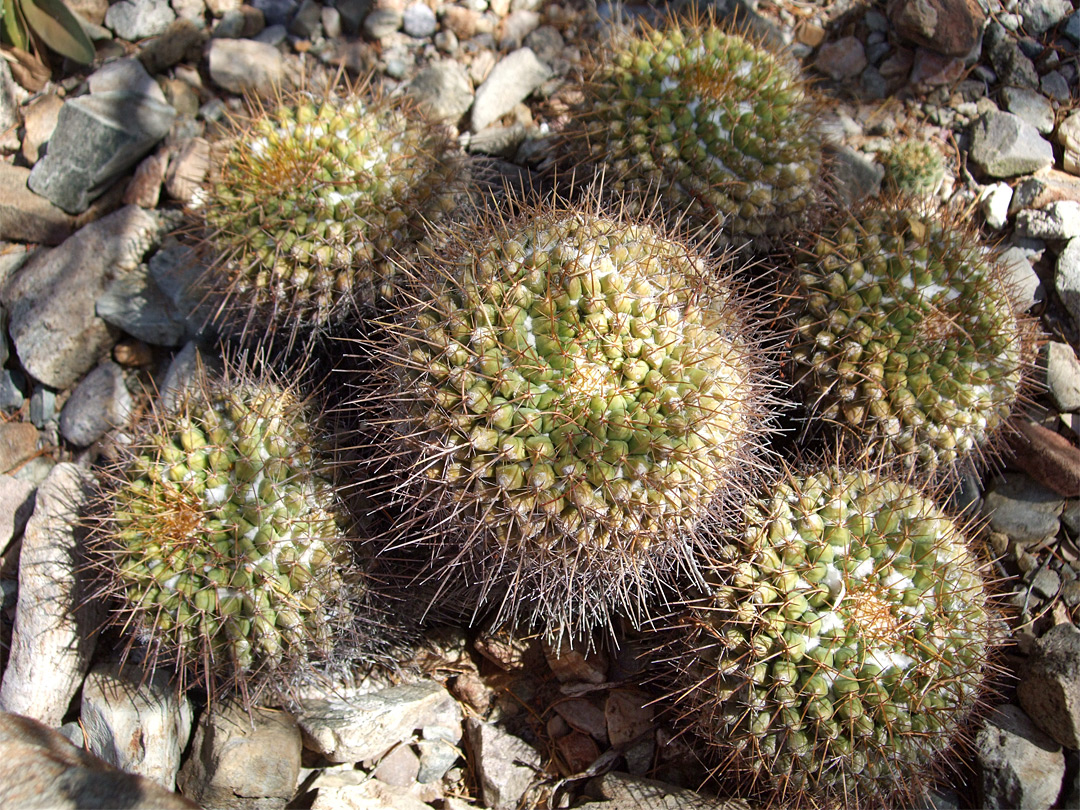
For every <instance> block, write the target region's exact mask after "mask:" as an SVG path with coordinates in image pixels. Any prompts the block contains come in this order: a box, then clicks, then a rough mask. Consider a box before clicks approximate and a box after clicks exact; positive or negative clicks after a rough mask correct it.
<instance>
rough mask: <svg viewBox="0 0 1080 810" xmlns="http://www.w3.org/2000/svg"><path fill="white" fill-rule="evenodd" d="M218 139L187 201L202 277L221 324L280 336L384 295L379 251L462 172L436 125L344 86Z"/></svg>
mask: <svg viewBox="0 0 1080 810" xmlns="http://www.w3.org/2000/svg"><path fill="white" fill-rule="evenodd" d="M226 145H227V147H228V148H227V150H226V151H225V153H224V154H223V156H222V157H221V158H220V160H218V161H216V165H215V169H214V173H213V178H212V180H211V181H210V182H209V183H208V185H207V187H206V189H205V190H204V193H203V195H202V197H201V201H200V204H199V205H198V206H197V207H196V209H195V213H196V214H197V215H198V217H199V219H200V222H201V223H202V224H203V225H204V226H205V229H206V230H207V241H206V243H205V247H206V248H207V249H208V253H209V255H208V258H207V261H208V263H209V265H210V269H209V271H208V273H207V275H206V286H207V287H209V288H210V289H211V290H212V291H216V292H217V293H219V294H220V295H221V296H223V297H224V299H225V302H224V303H223V304H222V305H221V307H222V309H223V310H224V312H225V314H226V318H225V319H224V321H225V323H226V325H232V324H234V323H237V322H238V323H239V324H240V325H242V326H244V327H246V328H248V329H252V328H258V329H259V330H274V331H277V330H279V329H280V330H281V331H282V333H283V334H286V335H288V336H289V337H290V339H292V338H295V337H296V335H297V334H299V333H301V332H306V333H311V334H317V333H319V332H320V331H324V330H325V329H326V328H327V327H328V326H331V325H333V324H334V322H335V321H336V320H337V319H338V318H339V317H340V316H341V315H342V314H343V313H346V312H349V311H351V310H353V309H354V308H355V307H357V306H358V305H359V306H361V307H368V308H371V307H374V306H375V305H377V304H378V303H379V302H380V301H382V300H384V299H385V298H386V297H387V296H389V295H390V294H391V293H392V290H393V266H394V265H393V264H392V263H391V262H389V261H387V259H388V257H391V256H395V254H396V252H397V251H399V250H403V249H405V248H407V247H408V246H409V245H410V244H411V243H413V242H414V241H415V240H416V239H417V238H418V237H419V236H420V234H421V229H420V227H421V224H422V223H423V222H427V221H433V220H437V219H438V218H439V217H440V216H442V215H443V214H444V213H445V212H446V211H447V210H449V209H450V208H451V207H452V205H453V200H454V190H455V188H456V187H457V185H458V178H459V177H460V174H461V168H460V164H459V163H458V161H457V160H456V158H455V156H454V153H453V151H452V148H451V147H452V145H451V141H450V140H449V138H448V136H447V134H446V133H445V132H444V131H443V130H442V129H440V128H438V127H436V126H434V125H432V124H430V123H427V122H425V121H424V120H423V119H422V118H420V117H418V116H417V115H415V114H414V113H413V112H412V111H411V110H409V109H408V108H406V107H404V106H401V104H392V103H391V102H390V101H389V100H378V99H376V100H372V101H361V100H360V98H359V97H358V95H357V94H356V93H355V92H350V93H349V94H348V95H347V96H345V97H337V96H334V95H329V96H321V97H315V96H313V95H310V94H306V93H302V94H299V95H297V96H295V97H293V98H288V99H284V100H283V101H281V103H279V104H277V105H276V106H274V107H273V108H269V109H263V108H259V109H257V110H256V111H255V112H254V113H253V116H252V118H251V120H250V122H249V123H246V124H244V125H238V126H237V131H236V132H235V134H234V137H232V138H231V139H230V140H228V141H227V142H226ZM258 336H259V337H260V338H261V337H262V335H261V334H260V335H258Z"/></svg>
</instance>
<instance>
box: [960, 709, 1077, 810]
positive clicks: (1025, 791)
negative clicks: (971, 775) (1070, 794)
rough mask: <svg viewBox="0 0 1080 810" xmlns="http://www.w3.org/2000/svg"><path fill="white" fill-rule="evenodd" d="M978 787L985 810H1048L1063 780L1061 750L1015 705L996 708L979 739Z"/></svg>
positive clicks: (1063, 764)
mask: <svg viewBox="0 0 1080 810" xmlns="http://www.w3.org/2000/svg"><path fill="white" fill-rule="evenodd" d="M975 751H976V755H975V756H976V766H977V769H978V771H979V773H978V776H977V778H976V788H977V789H978V792H979V798H980V800H981V804H980V807H985V808H987V810H999V809H1000V810H1006V809H1008V810H1013V809H1014V808H1031V810H1036V808H1038V810H1049V808H1050V807H1052V806H1053V804H1054V802H1055V801H1056V800H1057V797H1058V793H1059V792H1060V790H1061V781H1062V779H1063V778H1064V776H1065V756H1064V755H1063V754H1062V753H1061V746H1059V745H1058V744H1057V743H1055V742H1054V741H1053V740H1052V739H1051V738H1050V737H1048V736H1047V735H1046V734H1044V733H1043V732H1042V731H1040V730H1039V729H1038V728H1036V727H1035V724H1034V723H1032V722H1031V719H1030V718H1029V717H1028V716H1027V715H1026V714H1024V712H1023V711H1021V710H1020V709H1019V708H1018V707H1017V706H1013V705H1010V704H1005V705H1003V706H998V707H996V708H995V709H994V710H993V711H992V712H991V713H990V714H989V715H988V716H987V718H986V725H985V727H984V728H983V729H982V730H981V731H979V733H978V734H977V735H976V736H975Z"/></svg>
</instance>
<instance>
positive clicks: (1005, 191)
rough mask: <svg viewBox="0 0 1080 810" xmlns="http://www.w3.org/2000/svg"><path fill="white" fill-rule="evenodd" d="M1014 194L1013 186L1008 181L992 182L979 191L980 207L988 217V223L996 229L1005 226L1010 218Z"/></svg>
mask: <svg viewBox="0 0 1080 810" xmlns="http://www.w3.org/2000/svg"><path fill="white" fill-rule="evenodd" d="M1012 196H1013V190H1012V186H1010V185H1009V184H1008V183H991V184H990V185H988V186H986V187H985V188H984V189H983V190H982V191H981V192H980V193H979V208H980V209H981V210H982V212H983V216H984V217H986V224H987V225H989V226H990V227H991V228H993V229H994V230H995V231H997V230H1000V229H1001V228H1003V227H1005V223H1006V222H1007V221H1008V219H1009V203H1010V202H1011V201H1012Z"/></svg>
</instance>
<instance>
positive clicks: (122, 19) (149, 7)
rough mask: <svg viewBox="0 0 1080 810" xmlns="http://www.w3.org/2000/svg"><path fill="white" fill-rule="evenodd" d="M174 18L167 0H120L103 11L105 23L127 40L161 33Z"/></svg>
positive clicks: (174, 14)
mask: <svg viewBox="0 0 1080 810" xmlns="http://www.w3.org/2000/svg"><path fill="white" fill-rule="evenodd" d="M175 19H176V13H175V12H174V11H173V10H172V7H171V6H169V0H120V2H118V3H113V4H112V5H111V6H109V10H108V11H106V12H105V25H106V26H108V27H109V28H111V29H112V30H113V32H114V33H115V34H116V35H117V36H118V37H120V39H126V40H127V41H128V42H136V41H138V40H140V39H145V38H146V37H154V36H157V35H158V34H163V33H164V32H165V29H166V28H168V27H169V23H171V22H172V21H173V20H175Z"/></svg>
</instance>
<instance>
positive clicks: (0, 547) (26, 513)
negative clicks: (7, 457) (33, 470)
mask: <svg viewBox="0 0 1080 810" xmlns="http://www.w3.org/2000/svg"><path fill="white" fill-rule="evenodd" d="M34 489H35V488H34V486H33V485H32V484H28V483H27V482H26V481H20V480H19V479H17V478H12V477H11V476H10V475H3V474H0V555H3V554H5V553H6V552H7V550H8V548H9V547H10V546H11V541H12V540H14V539H15V538H16V537H18V536H19V535H20V534H22V531H23V528H24V527H25V526H26V521H27V520H29V519H30V515H31V514H32V513H33V511H34Z"/></svg>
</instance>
